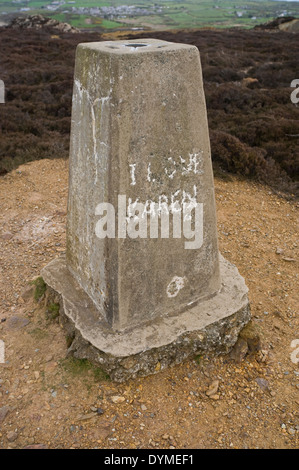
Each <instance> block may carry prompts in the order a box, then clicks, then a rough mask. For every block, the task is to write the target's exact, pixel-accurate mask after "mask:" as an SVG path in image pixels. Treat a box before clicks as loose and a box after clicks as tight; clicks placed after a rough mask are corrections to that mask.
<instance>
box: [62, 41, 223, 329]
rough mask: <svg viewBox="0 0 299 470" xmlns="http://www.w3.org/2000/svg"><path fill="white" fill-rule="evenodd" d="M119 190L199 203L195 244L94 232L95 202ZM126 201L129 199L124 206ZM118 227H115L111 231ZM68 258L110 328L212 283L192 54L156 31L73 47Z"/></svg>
mask: <svg viewBox="0 0 299 470" xmlns="http://www.w3.org/2000/svg"><path fill="white" fill-rule="evenodd" d="M119 195H125V196H126V200H127V206H128V201H129V198H130V199H131V201H132V202H133V203H134V202H136V201H138V202H141V203H143V204H145V203H146V202H147V204H148V206H147V207H149V204H150V202H156V203H158V204H159V202H163V201H167V202H168V203H171V202H177V203H178V204H180V205H182V203H183V202H184V201H185V202H186V201H189V200H191V201H194V200H196V201H197V202H198V203H201V204H203V244H202V246H201V247H200V248H198V249H186V248H185V242H186V238H184V237H183V236H182V237H181V238H173V237H172V235H171V229H172V226H171V227H170V238H167V239H164V238H161V237H159V238H155V239H150V238H149V237H147V238H138V239H132V238H129V237H128V236H127V237H126V238H120V237H119V236H118V233H117V232H116V238H115V239H108V238H105V239H99V238H98V237H97V236H96V233H95V228H96V224H97V222H98V220H99V217H98V216H96V215H95V211H96V207H97V205H98V204H99V203H103V202H108V203H111V204H113V206H114V208H115V210H117V209H118V211H120V209H119V203H118V196H119ZM126 209H127V207H126ZM116 230H117V229H116ZM67 263H68V267H69V269H70V270H71V272H72V274H73V276H74V277H75V278H76V279H77V281H78V282H79V283H80V285H81V286H82V287H83V289H84V290H85V291H86V293H87V294H88V295H89V296H90V297H91V299H92V300H93V301H94V303H95V305H96V306H97V308H98V311H99V316H103V317H104V318H106V320H107V322H108V323H109V324H110V325H111V326H112V327H113V328H114V329H116V330H118V331H122V330H124V329H126V328H130V327H133V326H138V325H140V324H141V323H143V322H146V321H148V320H150V319H154V318H156V317H158V316H160V315H164V314H168V313H169V312H170V313H171V314H172V313H175V312H176V313H178V312H179V311H181V310H182V309H185V308H186V307H187V305H188V304H189V303H190V302H193V301H194V302H195V301H198V300H199V299H203V298H206V297H208V296H210V295H213V294H215V293H216V292H217V291H218V290H219V288H220V275H219V259H218V244H217V233H216V214H215V201H214V188H213V175H212V167H211V158H210V144H209V135H208V125H207V116H206V107H205V98H204V92H203V87H202V74H201V65H200V59H199V52H198V49H197V48H196V47H195V46H190V45H186V44H174V43H169V42H165V41H159V40H155V39H149V40H148V39H146V40H142V41H136V40H135V41H116V42H99V43H86V44H81V45H79V46H78V49H77V57H76V70H75V78H74V95H73V111H72V131H71V150H70V189H69V206H68V226H67Z"/></svg>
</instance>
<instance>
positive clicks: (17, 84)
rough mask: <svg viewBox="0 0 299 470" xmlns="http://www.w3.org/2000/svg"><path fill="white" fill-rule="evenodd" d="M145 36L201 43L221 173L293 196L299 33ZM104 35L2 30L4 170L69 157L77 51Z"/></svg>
mask: <svg viewBox="0 0 299 470" xmlns="http://www.w3.org/2000/svg"><path fill="white" fill-rule="evenodd" d="M146 36H152V37H156V38H160V39H164V40H168V41H174V42H185V43H190V44H194V45H196V46H197V47H198V48H199V50H200V55H201V61H202V66H203V76H204V87H205V93H206V101H207V108H208V119H209V127H210V136H211V147H212V158H213V162H214V166H215V170H216V171H220V172H233V173H238V174H240V175H244V176H248V177H253V178H256V179H259V180H260V181H263V182H266V183H268V184H270V185H271V186H272V187H275V188H276V189H281V190H284V191H289V192H293V193H295V192H296V186H298V166H299V161H298V160H299V159H298V155H299V137H298V136H299V106H298V105H297V106H296V105H295V104H293V103H292V102H291V99H290V94H291V92H292V91H293V89H292V88H290V83H291V81H292V80H293V79H295V78H299V70H298V62H299V41H298V35H297V34H290V33H285V32H275V33H272V32H264V31H254V30H251V31H241V30H234V31H232V30H226V31H223V30H221V31H219V30H218V31H217V30H199V31H190V32H187V31H180V32H175V33H171V32H160V33H159V32H155V33H152V34H149V33H147V34H146ZM128 37H130V36H128ZM137 37H142V35H139V36H136V35H134V38H137ZM99 40H101V35H100V34H99V33H80V34H61V35H60V36H59V37H58V36H57V32H56V33H54V32H53V33H52V35H51V32H49V31H44V30H41V31H37V32H34V31H29V30H28V31H18V30H16V29H9V28H0V45H1V47H0V79H2V80H3V81H4V82H5V85H6V103H5V105H3V104H1V105H0V136H1V140H0V173H2V174H4V173H6V172H7V171H10V170H11V169H12V168H15V167H17V166H18V165H19V164H21V163H23V162H26V161H30V160H35V159H40V158H53V157H55V158H57V157H61V158H67V156H68V148H69V130H70V114H71V95H72V78H73V70H74V58H75V48H76V45H77V44H78V43H80V42H89V41H99ZM252 79H255V80H252Z"/></svg>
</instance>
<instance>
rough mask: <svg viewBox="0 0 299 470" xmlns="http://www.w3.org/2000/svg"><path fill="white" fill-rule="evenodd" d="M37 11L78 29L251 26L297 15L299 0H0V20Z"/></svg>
mask: <svg viewBox="0 0 299 470" xmlns="http://www.w3.org/2000/svg"><path fill="white" fill-rule="evenodd" d="M36 13H40V14H42V15H44V16H49V17H51V18H56V19H58V20H59V21H64V22H67V23H70V24H72V25H73V26H76V27H77V28H80V29H83V28H92V29H97V28H104V29H107V30H109V29H122V28H125V29H132V28H135V29H139V28H152V29H159V30H162V29H189V28H203V27H214V28H228V27H234V26H238V27H243V28H252V27H253V26H255V25H257V24H260V23H266V22H268V21H271V20H272V19H274V18H276V17H279V16H296V17H299V1H279V0H278V1H275V0H270V1H268V0H235V1H232V0H188V1H186V2H182V1H180V0H155V1H154V3H153V2H151V1H149V0H139V1H132V0H111V1H105V0H84V1H83V0H56V1H55V0H54V1H47V0H43V1H42V0H12V1H5V0H0V24H1V23H3V22H4V23H5V22H7V21H9V19H11V18H12V17H13V16H16V15H26V14H27V15H32V14H36Z"/></svg>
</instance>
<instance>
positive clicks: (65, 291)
mask: <svg viewBox="0 0 299 470" xmlns="http://www.w3.org/2000/svg"><path fill="white" fill-rule="evenodd" d="M220 273H221V278H222V279H223V282H222V285H221V288H220V290H219V292H218V293H217V294H216V295H215V296H213V297H211V298H210V299H206V300H204V301H200V302H198V304H197V305H195V306H192V307H190V308H189V309H187V310H185V311H184V312H182V313H181V314H179V315H167V316H160V317H157V318H156V319H155V320H154V321H153V320H151V321H148V322H147V323H145V324H143V325H141V326H139V327H134V328H131V329H130V330H127V331H125V332H116V331H114V330H113V329H112V328H111V327H110V326H109V325H108V324H107V322H106V321H105V320H104V319H99V314H98V310H97V309H96V307H95V305H94V303H93V302H92V300H91V299H90V298H89V296H88V295H87V294H86V293H85V292H84V290H83V289H82V288H81V287H80V286H79V285H78V283H77V282H76V281H75V279H74V277H73V276H72V275H71V274H70V272H69V271H68V269H67V267H66V263H65V259H63V258H61V259H56V260H54V261H52V262H51V263H50V264H49V265H48V266H47V267H46V268H44V269H43V270H42V273H41V275H42V276H43V278H44V280H45V282H46V283H47V284H48V286H50V288H51V289H52V290H53V293H54V295H56V296H58V298H57V299H56V300H55V301H57V300H58V301H59V303H60V315H61V320H62V322H63V324H64V325H65V328H66V331H67V335H68V339H69V342H72V344H71V345H70V347H69V353H71V354H73V355H74V356H75V357H77V358H87V359H89V360H91V361H92V362H94V363H95V364H97V365H99V366H100V367H101V368H102V369H103V370H105V371H106V372H107V373H108V374H110V376H111V378H112V379H113V380H115V381H117V382H123V381H125V380H128V379H129V378H135V377H137V376H144V375H148V374H153V373H156V372H158V371H159V370H161V369H164V368H166V367H169V366H171V365H174V364H178V363H180V362H182V361H183V360H184V359H186V358H187V357H189V356H192V355H194V354H196V353H198V354H199V353H203V352H207V351H214V352H216V353H226V352H228V351H229V350H230V349H231V347H232V346H233V345H234V344H235V342H236V341H237V338H238V334H239V332H240V331H241V330H242V329H243V328H244V326H245V325H246V324H247V323H248V321H249V319H250V310H249V304H248V298H247V292H248V289H247V287H246V285H245V282H244V279H243V278H242V277H241V276H240V274H239V272H238V270H237V268H236V267H235V266H234V265H232V264H231V263H229V262H228V261H226V260H225V259H224V258H223V257H222V256H220Z"/></svg>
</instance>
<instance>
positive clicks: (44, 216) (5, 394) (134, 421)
mask: <svg viewBox="0 0 299 470" xmlns="http://www.w3.org/2000/svg"><path fill="white" fill-rule="evenodd" d="M67 173H68V168H67V163H66V162H65V161H62V160H41V161H36V162H32V163H29V164H26V165H23V166H20V167H19V168H18V169H17V170H15V171H13V172H12V173H9V174H7V175H6V176H4V177H1V179H0V201H1V214H0V227H1V228H0V248H1V252H0V274H1V286H0V289H1V297H0V339H1V340H2V341H4V343H5V363H4V364H0V448H2V449H6V448H24V447H26V446H44V447H48V448H52V449H54V448H107V449H116V448H126V449H131V448H155V449H159V448H162V449H164V448H176V449H192V448H193V449H197V448H200V449H206V448H210V449H211V448H212V449H216V448H233V449H237V448H250V449H253V448H288V449H294V448H297V447H298V436H299V393H298V392H299V390H298V388H299V385H298V378H299V368H298V362H299V350H298V347H299V328H298V326H299V325H298V323H299V322H298V315H297V313H296V308H297V307H298V226H297V225H296V224H297V217H298V206H296V203H295V202H292V201H287V200H286V199H283V198H280V197H279V196H277V195H275V194H274V193H273V192H272V191H271V190H269V189H268V188H267V187H264V186H261V185H258V184H255V183H252V182H248V181H240V180H238V179H236V178H230V177H229V178H228V179H227V180H220V179H217V178H216V180H215V188H216V199H217V214H218V232H219V243H220V249H221V252H222V253H223V255H224V256H225V257H226V258H227V259H229V260H230V261H232V262H233V263H235V264H236V265H237V266H238V268H239V270H240V272H241V274H242V275H243V276H244V277H245V279H246V283H247V285H248V287H249V294H250V301H251V310H252V316H253V323H254V326H255V328H256V329H257V330H258V331H259V334H260V336H261V340H262V349H261V350H260V351H259V352H257V353H255V354H254V355H247V356H246V357H245V359H244V360H242V361H241V362H235V361H233V360H232V359H231V358H230V357H229V356H222V357H197V358H194V359H190V360H188V361H186V362H185V363H184V364H181V365H179V366H176V367H174V368H172V369H169V370H165V371H160V372H159V373H158V374H156V375H154V376H150V377H146V378H142V379H138V380H135V381H130V382H128V383H126V384H121V385H119V384H114V383H112V382H110V381H109V380H107V379H106V378H105V377H104V375H101V373H100V372H99V371H98V370H97V369H95V368H93V367H92V366H91V365H89V364H88V363H85V362H84V361H74V360H72V359H70V358H68V359H66V352H67V345H66V340H65V334H64V332H63V330H62V328H61V327H60V325H59V321H58V318H56V319H55V320H53V319H50V318H47V316H46V315H45V307H44V302H43V300H41V301H40V302H39V303H37V302H36V301H35V300H34V299H33V298H32V292H28V282H29V281H30V280H32V279H33V278H34V277H35V276H38V275H39V273H40V270H41V268H42V267H43V266H44V265H46V264H47V263H48V262H49V261H50V260H52V259H53V258H54V257H56V256H59V255H60V254H61V253H63V252H64V249H65V219H66V198H67V185H68V181H67V176H68V174H67ZM296 315H297V316H296ZM295 340H297V343H296V341H295ZM296 348H297V350H296ZM213 382H214V384H213V386H214V388H215V390H216V391H215V393H214V394H213V395H212V397H209V396H208V395H207V394H206V391H207V390H208V388H209V387H210V385H211V384H212V383H213Z"/></svg>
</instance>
